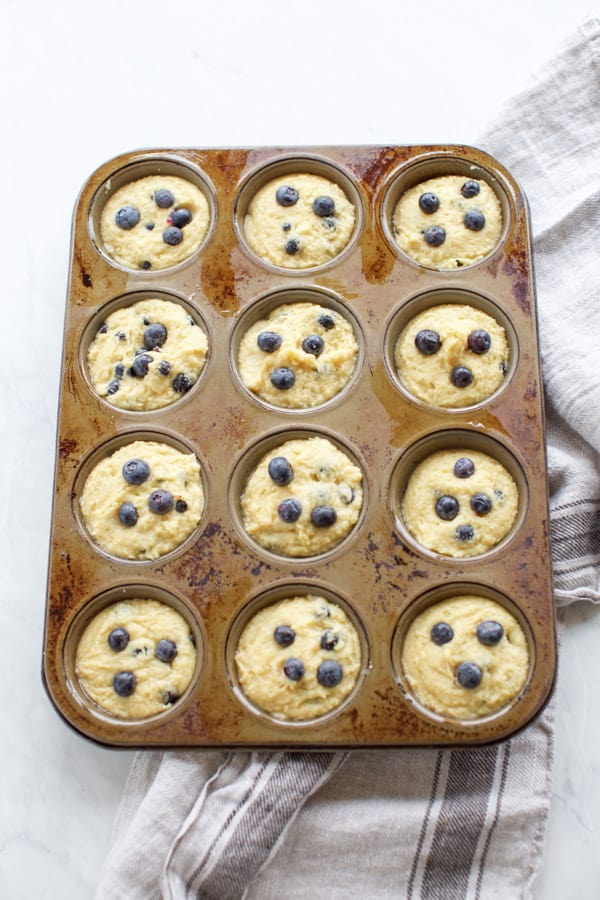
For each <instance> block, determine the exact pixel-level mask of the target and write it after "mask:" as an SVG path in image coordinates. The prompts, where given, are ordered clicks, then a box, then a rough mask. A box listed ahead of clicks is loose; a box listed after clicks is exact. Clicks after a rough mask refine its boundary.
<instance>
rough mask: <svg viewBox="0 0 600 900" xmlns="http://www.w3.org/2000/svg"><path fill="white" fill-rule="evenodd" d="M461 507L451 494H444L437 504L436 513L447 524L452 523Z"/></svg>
mask: <svg viewBox="0 0 600 900" xmlns="http://www.w3.org/2000/svg"><path fill="white" fill-rule="evenodd" d="M458 510H459V505H458V500H457V499H456V497H451V496H450V495H449V494H442V496H441V497H438V499H437V500H436V503H435V511H436V513H437V514H438V516H439V517H440V519H444V521H446V522H451V521H452V519H455V518H456V517H457V515H458Z"/></svg>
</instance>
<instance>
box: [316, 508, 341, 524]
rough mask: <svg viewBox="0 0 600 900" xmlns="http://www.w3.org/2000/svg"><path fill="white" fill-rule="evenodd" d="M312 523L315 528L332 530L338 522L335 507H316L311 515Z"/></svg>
mask: <svg viewBox="0 0 600 900" xmlns="http://www.w3.org/2000/svg"><path fill="white" fill-rule="evenodd" d="M310 521H311V522H312V523H313V525H314V526H315V528H330V527H331V526H332V525H335V523H336V521H337V513H336V511H335V509H334V508H333V506H315V508H314V509H313V511H312V512H311V514H310Z"/></svg>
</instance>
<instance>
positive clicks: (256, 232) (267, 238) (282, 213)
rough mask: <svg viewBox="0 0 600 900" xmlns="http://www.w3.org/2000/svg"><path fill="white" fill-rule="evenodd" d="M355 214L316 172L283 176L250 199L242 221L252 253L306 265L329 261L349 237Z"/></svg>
mask: <svg viewBox="0 0 600 900" xmlns="http://www.w3.org/2000/svg"><path fill="white" fill-rule="evenodd" d="M355 219H356V212H355V209H354V205H353V204H352V203H351V202H350V201H349V200H348V198H347V197H346V195H345V193H344V192H343V190H342V189H341V188H340V187H339V186H338V185H337V184H335V182H333V181H329V180H328V179H327V178H323V177H322V176H320V175H309V174H298V175H283V176H282V177H281V178H275V179H274V180H273V181H270V182H269V183H268V184H266V185H265V186H264V187H262V188H261V189H260V190H259V191H258V192H257V193H256V195H255V196H254V197H253V198H252V200H251V202H250V205H249V207H248V213H247V215H246V218H245V221H244V230H245V234H246V240H247V242H248V245H249V246H250V248H251V249H252V250H253V251H254V253H256V255H257V256H260V257H262V259H264V260H266V261H267V262H270V263H272V264H273V265H275V266H283V267H284V268H287V269H307V268H310V267H312V266H320V265H323V263H326V262H329V260H331V259H333V258H334V256H337V255H338V253H340V252H341V251H342V250H343V249H344V247H345V246H346V244H347V243H348V241H349V240H350V237H351V236H352V232H353V230H354V222H355Z"/></svg>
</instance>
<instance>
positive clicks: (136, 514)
mask: <svg viewBox="0 0 600 900" xmlns="http://www.w3.org/2000/svg"><path fill="white" fill-rule="evenodd" d="M80 506H81V511H82V513H83V516H84V519H85V524H86V526H87V528H88V531H89V532H90V534H91V536H92V537H93V539H94V540H95V541H96V542H97V543H98V544H99V546H100V547H102V549H103V550H105V551H106V552H107V553H110V554H112V555H113V556H117V557H120V558H122V559H156V558H157V557H158V556H163V555H164V554H165V553H169V552H170V551H171V550H174V549H175V547H178V546H179V544H181V543H182V542H183V541H184V540H185V539H186V538H187V537H188V535H190V534H191V533H192V531H193V530H194V528H195V527H196V525H197V524H198V522H199V521H200V516H201V515H202V510H203V508H204V492H203V489H202V480H201V478H200V465H199V463H198V460H197V459H196V457H195V456H194V454H193V453H182V452H181V451H179V450H176V449H175V448H174V447H171V446H169V445H168V444H162V443H159V442H158V441H134V442H133V443H131V444H126V445H125V446H124V447H121V448H120V449H119V450H117V451H115V452H114V453H113V454H112V455H111V456H108V457H106V458H105V459H102V460H101V461H100V462H99V463H97V465H96V466H95V467H94V468H93V469H92V471H91V472H90V474H89V475H88V477H87V479H86V482H85V484H84V487H83V491H82V493H81V498H80Z"/></svg>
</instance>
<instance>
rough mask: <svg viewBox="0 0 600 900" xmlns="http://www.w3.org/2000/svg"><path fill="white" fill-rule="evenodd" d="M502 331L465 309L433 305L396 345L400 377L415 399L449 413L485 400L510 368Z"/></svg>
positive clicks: (480, 314) (484, 316) (476, 311)
mask: <svg viewBox="0 0 600 900" xmlns="http://www.w3.org/2000/svg"><path fill="white" fill-rule="evenodd" d="M508 358H509V350H508V341H507V339H506V332H505V330H504V328H503V327H502V326H501V325H500V324H499V323H498V322H497V321H496V320H495V319H494V318H492V317H491V316H489V315H487V313H484V312H482V311H481V310H480V309H475V308H474V307H472V306H468V305H465V304H444V305H441V306H432V307H431V308H429V309H426V310H425V311H424V312H422V313H420V314H419V315H417V316H415V317H414V319H412V320H411V321H410V322H409V323H408V325H407V326H406V327H405V328H404V329H403V331H402V333H401V334H400V336H399V338H398V341H397V343H396V347H395V352H394V362H395V364H396V368H397V371H398V376H399V378H400V380H401V381H402V383H403V384H404V386H405V387H406V389H407V390H408V391H410V393H411V394H413V395H414V396H415V397H418V398H419V399H421V400H424V401H425V402H426V403H431V404H432V405H433V406H441V407H446V408H452V407H460V406H470V405H472V404H474V403H479V402H480V401H482V400H485V399H487V397H489V396H490V395H491V394H493V393H494V391H496V390H497V389H498V388H499V387H500V385H501V384H502V382H503V380H504V376H505V374H506V370H507V367H508Z"/></svg>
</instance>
